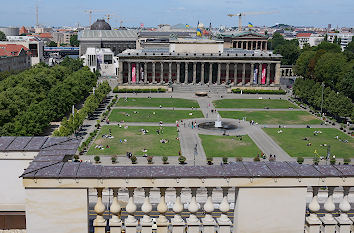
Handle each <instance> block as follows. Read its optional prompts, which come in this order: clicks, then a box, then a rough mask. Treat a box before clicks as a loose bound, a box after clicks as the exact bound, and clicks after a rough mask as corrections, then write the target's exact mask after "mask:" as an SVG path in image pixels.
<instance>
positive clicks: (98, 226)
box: [93, 188, 107, 233]
mask: <svg viewBox="0 0 354 233" xmlns="http://www.w3.org/2000/svg"><path fill="white" fill-rule="evenodd" d="M96 190H97V203H96V205H95V208H94V210H95V212H96V214H97V216H96V219H95V220H93V227H94V229H95V231H94V232H95V233H105V232H106V225H107V221H106V220H105V219H104V218H103V213H104V211H105V210H106V207H105V206H104V204H103V202H102V190H103V188H97V189H96Z"/></svg>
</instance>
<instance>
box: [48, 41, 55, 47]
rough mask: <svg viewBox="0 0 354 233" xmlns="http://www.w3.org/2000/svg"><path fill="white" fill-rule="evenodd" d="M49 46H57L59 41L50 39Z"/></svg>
mask: <svg viewBox="0 0 354 233" xmlns="http://www.w3.org/2000/svg"><path fill="white" fill-rule="evenodd" d="M48 47H57V43H55V42H54V41H50V42H49V44H48Z"/></svg>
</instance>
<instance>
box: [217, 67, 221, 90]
mask: <svg viewBox="0 0 354 233" xmlns="http://www.w3.org/2000/svg"><path fill="white" fill-rule="evenodd" d="M220 79H221V63H218V79H217V84H218V85H219V84H220Z"/></svg>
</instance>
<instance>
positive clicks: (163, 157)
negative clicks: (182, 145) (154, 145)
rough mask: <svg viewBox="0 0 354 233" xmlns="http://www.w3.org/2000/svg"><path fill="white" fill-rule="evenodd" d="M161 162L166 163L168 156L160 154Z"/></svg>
mask: <svg viewBox="0 0 354 233" xmlns="http://www.w3.org/2000/svg"><path fill="white" fill-rule="evenodd" d="M162 162H163V164H168V157H167V156H162Z"/></svg>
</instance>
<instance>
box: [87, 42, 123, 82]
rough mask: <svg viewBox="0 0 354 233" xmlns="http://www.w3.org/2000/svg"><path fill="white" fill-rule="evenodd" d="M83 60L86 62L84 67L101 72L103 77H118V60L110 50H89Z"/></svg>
mask: <svg viewBox="0 0 354 233" xmlns="http://www.w3.org/2000/svg"><path fill="white" fill-rule="evenodd" d="M81 58H82V59H83V60H84V65H85V66H88V67H89V68H90V70H91V71H92V72H96V71H99V72H100V74H101V76H103V77H117V76H118V64H119V63H118V59H117V58H116V57H115V56H114V53H113V52H112V50H110V49H108V48H102V49H99V48H87V50H86V53H85V54H84V55H82V56H81Z"/></svg>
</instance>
